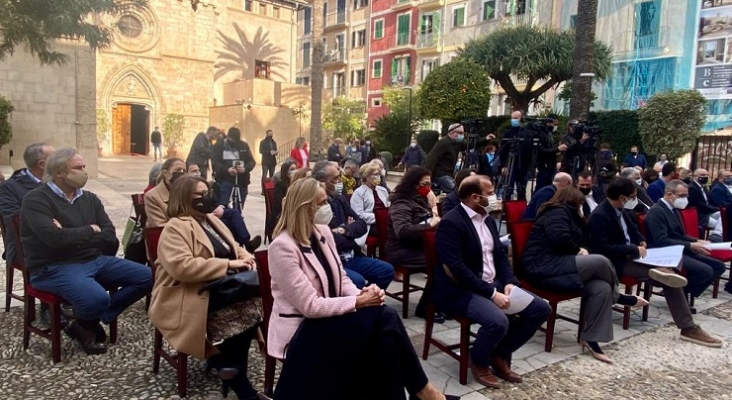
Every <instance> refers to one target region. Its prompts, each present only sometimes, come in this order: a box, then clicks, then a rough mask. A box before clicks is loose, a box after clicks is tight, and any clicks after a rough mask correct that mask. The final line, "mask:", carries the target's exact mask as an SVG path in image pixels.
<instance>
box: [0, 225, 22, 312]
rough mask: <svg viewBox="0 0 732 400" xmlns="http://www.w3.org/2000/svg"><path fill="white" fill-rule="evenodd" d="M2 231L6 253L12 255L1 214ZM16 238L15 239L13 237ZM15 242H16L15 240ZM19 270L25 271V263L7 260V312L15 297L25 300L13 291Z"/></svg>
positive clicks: (8, 255)
mask: <svg viewBox="0 0 732 400" xmlns="http://www.w3.org/2000/svg"><path fill="white" fill-rule="evenodd" d="M0 231H2V237H3V243H4V244H5V250H6V252H5V255H6V256H7V257H10V254H8V253H7V249H8V247H7V245H8V233H9V231H8V230H7V227H6V226H5V218H4V217H3V216H1V215H0ZM13 240H15V239H13ZM13 244H15V243H14V242H13ZM16 269H17V270H18V271H19V272H20V273H21V274H22V273H23V269H24V268H23V265H22V264H21V263H17V262H15V260H5V312H9V311H10V303H11V302H12V301H13V299H15V300H18V301H22V302H25V296H23V295H20V294H15V293H13V279H14V275H15V270H16Z"/></svg>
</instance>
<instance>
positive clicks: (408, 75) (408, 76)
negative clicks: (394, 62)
mask: <svg viewBox="0 0 732 400" xmlns="http://www.w3.org/2000/svg"><path fill="white" fill-rule="evenodd" d="M411 61H412V57H411V56H407V57H406V58H405V59H404V84H405V85H408V84H410V83H411V82H412V68H411V64H410V63H411Z"/></svg>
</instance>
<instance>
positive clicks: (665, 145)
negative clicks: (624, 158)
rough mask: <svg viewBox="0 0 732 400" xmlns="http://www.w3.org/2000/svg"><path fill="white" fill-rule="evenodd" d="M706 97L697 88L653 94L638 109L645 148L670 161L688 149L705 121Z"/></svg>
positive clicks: (699, 133)
mask: <svg viewBox="0 0 732 400" xmlns="http://www.w3.org/2000/svg"><path fill="white" fill-rule="evenodd" d="M706 104H707V100H706V98H704V96H702V94H701V93H699V91H697V90H693V89H691V90H679V91H668V92H663V93H657V94H655V95H653V96H652V97H651V98H650V99H648V102H647V103H646V105H645V107H643V108H641V109H640V110H638V128H639V131H640V135H641V138H642V139H643V145H644V147H645V149H646V151H648V152H650V153H651V154H660V153H666V154H668V158H669V159H671V160H674V159H677V158H679V157H681V156H683V155H684V154H686V153H688V152H689V151H691V149H693V148H694V145H695V144H696V139H697V138H698V137H699V136H700V135H701V129H702V127H703V126H704V123H705V121H706Z"/></svg>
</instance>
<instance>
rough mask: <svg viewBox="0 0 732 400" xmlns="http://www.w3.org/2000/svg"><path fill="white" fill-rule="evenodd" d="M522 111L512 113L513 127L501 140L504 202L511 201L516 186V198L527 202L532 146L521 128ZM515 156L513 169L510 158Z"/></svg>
mask: <svg viewBox="0 0 732 400" xmlns="http://www.w3.org/2000/svg"><path fill="white" fill-rule="evenodd" d="M522 115H523V114H522V113H521V111H514V112H512V113H511V127H510V128H508V129H506V131H505V132H504V133H503V138H502V139H501V148H500V150H499V155H498V157H499V162H500V164H501V174H502V175H503V178H502V181H504V183H503V196H502V198H503V199H504V200H509V199H511V197H512V196H513V190H514V186H516V192H517V193H516V198H517V199H518V200H526V183H527V181H528V178H527V176H528V167H529V163H530V162H531V146H530V143H527V142H526V140H525V139H526V138H525V132H524V130H523V129H522V128H521V117H522ZM512 152H513V153H514V154H515V158H514V162H513V167H512V169H511V171H509V170H508V168H509V165H508V164H509V158H510V155H511V153H512Z"/></svg>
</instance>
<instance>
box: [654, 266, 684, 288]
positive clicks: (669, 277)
mask: <svg viewBox="0 0 732 400" xmlns="http://www.w3.org/2000/svg"><path fill="white" fill-rule="evenodd" d="M648 276H649V277H650V278H651V279H653V280H654V281H657V282H660V283H663V284H664V285H666V286H668V287H672V288H682V287H684V286H686V284H687V283H689V282H688V281H687V280H686V278H684V277H683V276H681V275H679V274H676V273H670V272H665V271H661V270H660V269H657V268H652V269H651V270H649V271H648Z"/></svg>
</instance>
